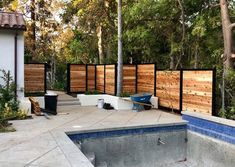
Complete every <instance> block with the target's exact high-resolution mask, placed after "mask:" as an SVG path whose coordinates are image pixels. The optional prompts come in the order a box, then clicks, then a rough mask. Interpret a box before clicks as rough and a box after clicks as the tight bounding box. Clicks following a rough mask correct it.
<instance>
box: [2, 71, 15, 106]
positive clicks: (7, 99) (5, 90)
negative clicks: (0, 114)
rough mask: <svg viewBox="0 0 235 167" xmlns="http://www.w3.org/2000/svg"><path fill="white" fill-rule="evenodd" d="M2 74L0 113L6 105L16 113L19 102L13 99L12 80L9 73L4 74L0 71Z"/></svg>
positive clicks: (13, 87)
mask: <svg viewBox="0 0 235 167" xmlns="http://www.w3.org/2000/svg"><path fill="white" fill-rule="evenodd" d="M0 71H1V72H2V74H3V76H1V77H0V78H1V79H2V80H3V82H4V85H1V87H0V111H2V110H3V109H4V108H5V104H6V103H7V104H8V106H9V107H10V108H12V110H13V111H18V109H19V102H18V101H17V100H16V97H15V89H16V86H15V84H14V82H13V78H12V76H11V75H10V71H8V72H6V71H5V70H0Z"/></svg>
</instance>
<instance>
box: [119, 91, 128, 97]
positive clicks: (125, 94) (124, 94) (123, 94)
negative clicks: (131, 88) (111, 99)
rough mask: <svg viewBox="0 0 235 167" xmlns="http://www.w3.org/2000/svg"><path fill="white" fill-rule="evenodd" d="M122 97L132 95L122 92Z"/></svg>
mask: <svg viewBox="0 0 235 167" xmlns="http://www.w3.org/2000/svg"><path fill="white" fill-rule="evenodd" d="M120 97H130V93H128V92H122V93H120Z"/></svg>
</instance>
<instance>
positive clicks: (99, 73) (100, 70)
mask: <svg viewBox="0 0 235 167" xmlns="http://www.w3.org/2000/svg"><path fill="white" fill-rule="evenodd" d="M96 90H97V91H98V92H100V93H104V65H97V66H96Z"/></svg>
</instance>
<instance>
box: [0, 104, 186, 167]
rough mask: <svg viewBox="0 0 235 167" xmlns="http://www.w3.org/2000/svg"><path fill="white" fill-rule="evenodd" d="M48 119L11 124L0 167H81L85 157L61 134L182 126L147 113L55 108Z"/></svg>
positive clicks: (0, 144) (0, 146)
mask: <svg viewBox="0 0 235 167" xmlns="http://www.w3.org/2000/svg"><path fill="white" fill-rule="evenodd" d="M58 113H69V114H58V115H57V116H51V119H46V118H45V117H35V116H34V117H33V119H28V120H20V121H12V123H13V126H14V127H15V128H16V130H17V131H16V132H11V133H1V134H0V166H4V167H12V166H14V167H23V166H27V167H72V166H77V167H83V166H84V167H85V166H87V165H86V161H87V160H86V158H85V157H84V155H81V152H80V151H79V150H78V148H77V147H76V146H75V145H74V143H73V142H72V141H71V140H69V138H68V137H67V135H65V132H72V131H81V130H95V129H97V130H98V129H99V130H100V129H106V128H117V127H133V126H134V127H135V126H137V127H140V126H141V127H142V126H150V125H159V126H161V125H165V124H168V125H172V124H185V121H183V120H182V119H181V116H179V115H175V114H171V113H167V112H163V111H161V110H149V111H143V112H138V113H137V112H132V111H116V110H109V111H108V110H103V109H99V110H98V109H97V108H96V107H80V106H59V107H58Z"/></svg>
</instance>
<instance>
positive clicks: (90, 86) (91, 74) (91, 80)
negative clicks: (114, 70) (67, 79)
mask: <svg viewBox="0 0 235 167" xmlns="http://www.w3.org/2000/svg"><path fill="white" fill-rule="evenodd" d="M95 75H96V74H95V65H88V66H87V90H88V91H93V90H95Z"/></svg>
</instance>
